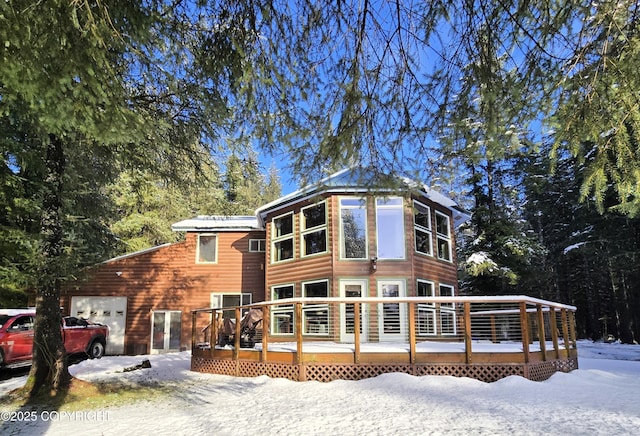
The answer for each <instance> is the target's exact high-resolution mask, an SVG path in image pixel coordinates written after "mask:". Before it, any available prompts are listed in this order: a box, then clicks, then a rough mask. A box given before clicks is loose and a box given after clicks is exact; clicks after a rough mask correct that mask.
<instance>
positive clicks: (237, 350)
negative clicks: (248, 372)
mask: <svg viewBox="0 0 640 436" xmlns="http://www.w3.org/2000/svg"><path fill="white" fill-rule="evenodd" d="M241 316H242V312H241V310H240V307H236V328H235V333H234V338H233V360H235V361H236V362H237V361H238V355H239V353H240V317H241Z"/></svg>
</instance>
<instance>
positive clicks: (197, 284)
mask: <svg viewBox="0 0 640 436" xmlns="http://www.w3.org/2000/svg"><path fill="white" fill-rule="evenodd" d="M217 236H218V263H217V264H196V247H197V234H195V233H189V234H187V236H186V239H185V241H184V242H181V243H177V244H173V245H170V246H166V247H160V248H158V249H156V250H152V251H149V252H146V253H141V254H139V255H134V256H131V257H125V258H122V259H119V260H115V261H112V262H107V263H104V264H101V265H98V266H96V267H94V268H92V269H91V270H89V271H88V273H87V276H86V277H85V279H83V280H79V281H76V282H73V283H68V284H67V285H66V286H65V288H64V290H63V298H62V305H63V310H64V313H65V314H68V313H69V312H70V304H71V297H72V296H95V297H112V296H124V297H127V315H126V316H127V319H126V332H125V352H127V353H130V354H134V353H148V352H149V351H150V341H151V311H153V310H179V311H181V312H182V331H181V341H180V343H181V346H182V347H183V348H185V349H188V348H189V347H190V346H191V314H190V311H191V310H192V309H196V308H202V307H209V305H210V294H211V293H212V292H220V293H237V292H251V293H252V294H253V301H263V300H264V298H265V296H264V261H265V259H264V253H250V252H249V239H262V238H264V233H263V232H259V231H258V232H251V233H247V232H219V233H217ZM116 272H121V273H122V274H121V275H117V274H116Z"/></svg>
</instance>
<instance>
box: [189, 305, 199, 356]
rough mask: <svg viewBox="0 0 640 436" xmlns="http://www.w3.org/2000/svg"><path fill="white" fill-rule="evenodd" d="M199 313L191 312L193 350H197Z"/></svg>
mask: <svg viewBox="0 0 640 436" xmlns="http://www.w3.org/2000/svg"><path fill="white" fill-rule="evenodd" d="M197 315H198V312H191V350H192V351H193V350H195V348H196V319H197Z"/></svg>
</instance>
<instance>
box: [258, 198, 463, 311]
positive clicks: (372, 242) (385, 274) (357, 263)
mask: <svg viewBox="0 0 640 436" xmlns="http://www.w3.org/2000/svg"><path fill="white" fill-rule="evenodd" d="M344 196H348V194H345V195H344ZM340 197H341V195H337V194H336V195H331V196H327V197H325V199H326V201H327V203H326V204H327V213H328V223H327V230H328V247H329V251H328V253H327V254H322V255H316V256H310V257H305V258H301V256H300V252H301V241H300V210H301V209H302V208H304V207H305V206H308V205H310V204H313V203H314V201H308V202H304V203H301V204H297V205H293V206H291V207H289V208H287V209H283V210H280V211H278V212H277V213H274V214H272V215H269V216H268V217H267V224H266V227H267V236H266V238H267V257H266V259H267V263H268V266H267V276H266V286H267V293H268V292H270V288H271V286H273V285H279V284H285V283H293V284H295V296H302V295H301V283H302V282H304V281H309V280H321V279H329V280H330V287H331V295H330V296H339V294H340V290H339V279H347V278H367V279H368V280H369V295H371V296H375V295H377V279H378V278H379V279H385V280H387V279H395V278H402V279H405V280H406V285H407V295H408V296H414V295H415V292H416V291H415V286H416V282H417V280H418V279H423V280H430V281H433V282H435V284H436V286H437V285H438V284H447V285H453V286H454V287H455V289H456V293H457V287H458V286H457V269H456V263H455V249H454V247H455V240H454V238H453V235H454V229H453V227H451V228H450V232H451V236H452V239H451V243H452V248H453V249H452V252H453V256H454V257H453V260H454V261H453V262H446V261H442V260H439V259H437V258H436V257H435V256H426V255H422V254H418V253H416V252H415V243H414V226H413V198H412V199H411V200H407V201H405V222H404V224H405V234H406V246H405V250H406V260H382V261H378V263H377V270H376V271H375V272H374V271H372V269H371V261H370V259H371V258H372V257H374V256H376V253H377V247H376V240H377V238H376V233H377V230H376V206H375V197H371V196H369V197H367V233H368V234H367V238H368V244H369V246H368V249H369V252H368V257H369V258H368V259H366V260H340V219H339V216H340V200H339V199H340ZM416 200H418V201H420V202H421V203H423V204H425V205H427V206H429V207H430V208H431V221H432V223H431V227H432V229H435V210H438V211H439V212H442V213H445V214H447V215H448V216H449V218H450V224H451V225H452V226H453V217H452V216H451V212H450V211H448V210H447V209H444V208H441V207H440V206H438V205H436V204H435V203H433V202H431V201H430V200H428V199H426V198H416ZM292 211H293V213H294V220H293V222H294V245H295V250H294V252H295V254H294V259H293V260H290V261H286V262H281V263H276V264H272V263H269V259H270V256H271V243H270V242H271V231H270V229H271V222H272V221H271V220H272V219H273V218H274V217H277V216H281V215H284V214H286V213H289V212H292ZM432 242H433V247H432V250H433V252H434V253H435V252H436V247H435V243H436V238H435V235H434V236H433V239H432ZM270 298H271V296H270V295H267V299H270Z"/></svg>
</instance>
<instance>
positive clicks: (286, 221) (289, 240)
mask: <svg viewBox="0 0 640 436" xmlns="http://www.w3.org/2000/svg"><path fill="white" fill-rule="evenodd" d="M271 237H272V245H273V247H272V252H273V254H272V258H271V259H272V262H280V261H283V260H288V259H293V213H289V214H287V215H282V216H279V217H277V218H274V219H273V222H272V236H271Z"/></svg>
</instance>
